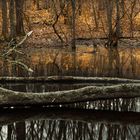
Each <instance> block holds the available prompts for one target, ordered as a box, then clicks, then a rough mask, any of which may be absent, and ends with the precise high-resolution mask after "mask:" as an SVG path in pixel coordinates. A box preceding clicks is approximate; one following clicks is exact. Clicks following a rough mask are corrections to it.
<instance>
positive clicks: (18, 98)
mask: <svg viewBox="0 0 140 140" xmlns="http://www.w3.org/2000/svg"><path fill="white" fill-rule="evenodd" d="M135 97H140V84H121V85H113V86H102V87H98V86H87V87H84V88H80V89H76V90H68V91H56V92H45V93H24V92H15V91H12V90H7V89H4V88H0V106H18V105H21V106H25V105H31V106H32V105H53V104H54V105H55V104H64V103H76V102H84V101H94V100H100V99H114V98H135Z"/></svg>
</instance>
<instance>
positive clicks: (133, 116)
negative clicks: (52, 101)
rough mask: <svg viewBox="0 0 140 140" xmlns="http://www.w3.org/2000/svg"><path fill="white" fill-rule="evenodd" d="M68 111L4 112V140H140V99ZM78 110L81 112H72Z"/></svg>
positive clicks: (0, 122) (0, 134) (79, 105)
mask: <svg viewBox="0 0 140 140" xmlns="http://www.w3.org/2000/svg"><path fill="white" fill-rule="evenodd" d="M65 107H69V109H64V110H63V109H62V111H60V112H59V111H58V110H59V109H58V108H57V109H56V108H55V110H53V109H52V108H51V109H50V110H47V108H44V111H42V110H39V109H38V108H36V109H34V110H33V111H30V110H29V111H27V112H26V109H25V110H23V111H21V110H20V111H19V113H17V112H16V113H15V112H12V111H11V112H10V111H9V112H10V113H9V114H8V113H7V112H8V111H7V112H6V113H3V112H2V114H3V115H4V114H6V115H4V116H2V115H0V126H1V128H0V137H1V138H0V139H1V140H5V139H8V140H16V139H17V140H111V139H116V140H125V139H127V140H133V139H134V140H139V138H140V119H139V118H140V113H139V110H138V109H139V99H114V100H106V101H104V100H103V101H95V102H88V103H77V104H75V105H65ZM74 107H76V108H79V110H78V109H75V110H73V109H71V108H74ZM94 109H98V111H97V110H94ZM27 110H28V109H27ZM60 110H61V109H60ZM99 110H100V111H99ZM102 110H113V111H107V112H106V111H102ZM24 111H25V113H24ZM120 111H122V112H120ZM124 111H128V112H124ZM129 111H131V112H129ZM133 111H136V112H133Z"/></svg>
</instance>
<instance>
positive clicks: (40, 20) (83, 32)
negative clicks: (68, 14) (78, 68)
mask: <svg viewBox="0 0 140 140" xmlns="http://www.w3.org/2000/svg"><path fill="white" fill-rule="evenodd" d="M101 15H102V13H101ZM24 20H25V21H24V26H25V32H26V33H27V32H29V31H33V34H32V35H31V36H30V37H29V38H28V40H27V41H26V45H25V46H26V47H29V48H46V47H53V46H54V47H62V43H61V41H60V39H59V37H58V35H57V34H56V33H55V32H54V29H53V27H52V25H53V23H54V22H55V18H54V15H53V14H50V12H49V11H47V10H45V9H42V10H27V11H26V12H25V13H24ZM103 20H105V19H104V17H101V18H100V19H99V23H98V24H99V25H98V28H97V27H96V25H95V21H94V18H93V17H91V15H89V13H85V14H83V15H81V16H78V17H77V18H76V38H78V39H77V41H76V43H77V45H81V44H82V45H87V46H91V45H92V46H97V45H99V46H102V45H104V44H105V42H106V41H107V40H105V39H102V38H107V33H106V32H107V28H105V27H106V24H105V22H103ZM0 21H1V14H0ZM64 21H65V19H64V17H63V16H60V17H59V19H58V22H57V24H56V25H55V27H56V30H57V33H58V34H59V35H60V36H61V38H62V39H63V41H64V43H63V47H65V46H69V45H70V43H71V40H72V36H71V34H72V29H71V25H70V24H69V23H68V24H64ZM125 23H126V22H125ZM123 24H124V23H123ZM0 29H1V22H0ZM0 32H1V31H0ZM128 33H129V30H128V29H127V28H126V29H124V35H125V36H126V37H128V36H129V35H128ZM133 35H134V39H124V40H123V39H122V40H121V41H120V43H121V46H127V47H130V46H131V47H134V46H136V47H139V46H140V30H137V31H134V33H133ZM20 39H22V37H19V38H18V40H20Z"/></svg>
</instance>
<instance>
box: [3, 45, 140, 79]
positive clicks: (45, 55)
mask: <svg viewBox="0 0 140 140" xmlns="http://www.w3.org/2000/svg"><path fill="white" fill-rule="evenodd" d="M26 51H27V56H26V58H24V60H23V61H24V63H25V64H27V65H28V66H30V67H31V68H32V69H33V70H34V72H33V73H32V75H30V74H29V73H27V72H26V71H25V70H23V69H22V68H21V67H19V66H16V68H14V69H13V67H12V66H11V65H10V64H7V63H6V62H5V61H2V62H0V66H1V71H0V75H2V76H13V74H14V76H50V75H76V76H109V75H110V73H111V76H119V77H127V78H140V77H139V75H140V69H139V67H140V61H139V60H140V50H139V49H134V48H122V49H120V50H119V54H120V66H119V68H120V75H117V71H116V69H115V66H114V65H113V64H112V65H113V68H112V70H111V71H109V62H108V56H107V54H108V53H107V51H106V49H104V48H103V47H99V48H98V50H97V51H96V52H95V50H94V48H93V47H90V46H88V47H87V46H84V45H83V46H79V47H77V50H76V52H72V51H71V50H69V49H66V48H65V49H63V48H59V49H58V48H57V49H56V48H46V49H34V50H32V49H31V50H28V49H27V50H26ZM114 63H115V62H114Z"/></svg>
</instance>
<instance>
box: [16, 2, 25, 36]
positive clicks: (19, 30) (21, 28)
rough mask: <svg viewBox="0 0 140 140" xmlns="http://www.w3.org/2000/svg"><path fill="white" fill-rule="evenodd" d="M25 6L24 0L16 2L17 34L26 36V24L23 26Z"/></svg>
mask: <svg viewBox="0 0 140 140" xmlns="http://www.w3.org/2000/svg"><path fill="white" fill-rule="evenodd" d="M23 4H24V0H15V6H16V34H17V35H24V34H25V32H24V24H23Z"/></svg>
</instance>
